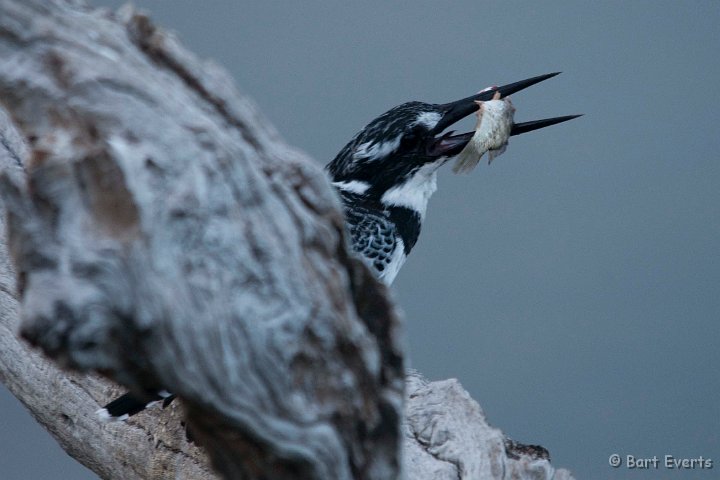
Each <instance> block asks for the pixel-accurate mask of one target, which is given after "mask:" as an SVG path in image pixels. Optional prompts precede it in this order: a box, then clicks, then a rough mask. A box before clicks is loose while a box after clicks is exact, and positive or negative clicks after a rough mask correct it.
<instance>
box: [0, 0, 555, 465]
mask: <svg viewBox="0 0 720 480" xmlns="http://www.w3.org/2000/svg"><path fill="white" fill-rule="evenodd" d="M0 102H2V104H3V105H4V106H5V108H7V110H8V112H10V115H11V119H12V124H11V122H10V121H8V118H6V117H4V116H0V140H2V142H1V145H0V167H1V168H2V172H3V173H2V175H3V177H2V183H1V185H2V189H1V191H2V199H3V202H4V203H5V206H6V208H7V216H6V217H5V216H3V217H2V223H0V227H2V230H3V231H2V232H0V233H3V234H4V233H5V232H6V231H7V234H8V244H7V247H9V248H6V245H5V244H4V243H2V242H0V308H2V311H1V312H0V380H1V381H3V382H4V383H5V384H6V385H8V387H9V388H10V390H11V391H12V392H13V393H14V394H15V395H16V396H18V398H20V399H21V401H23V403H24V404H25V405H26V406H27V407H28V408H29V409H30V411H31V412H32V413H33V415H34V416H35V418H36V419H38V421H39V422H40V423H42V424H43V425H44V426H45V427H46V428H47V429H48V430H49V431H50V432H51V433H52V434H53V435H54V436H55V438H56V439H57V440H58V442H59V443H60V444H61V446H62V447H63V448H65V449H66V450H67V451H68V452H69V453H70V454H71V455H73V456H74V457H75V458H77V459H78V460H79V461H81V462H82V463H83V464H85V465H86V466H88V467H89V468H91V469H92V470H93V471H95V472H97V473H98V474H99V475H100V476H101V477H103V478H109V479H114V478H122V479H128V478H198V479H206V478H213V476H214V475H213V474H212V473H211V472H210V470H209V467H208V464H207V460H206V458H205V456H204V453H203V451H201V450H200V449H198V448H196V447H195V446H194V445H192V444H189V443H187V442H186V441H185V439H184V433H183V431H182V428H181V426H180V421H179V420H180V418H182V417H184V416H186V418H187V421H188V422H189V424H190V425H191V426H192V428H193V433H194V434H195V436H196V438H197V440H198V443H199V444H201V445H203V446H204V447H206V449H207V451H208V452H209V455H210V457H211V460H212V463H213V465H214V466H215V468H216V469H217V470H218V471H219V472H220V473H221V475H223V476H225V477H226V478H276V479H285V478H287V479H290V478H318V479H322V478H333V479H343V478H360V479H362V478H372V479H382V478H388V479H389V478H397V477H398V476H399V466H400V463H401V461H400V456H399V452H400V448H399V447H400V442H401V441H404V448H403V449H402V450H403V452H404V454H405V457H404V460H403V462H404V465H405V473H406V475H405V476H406V478H411V479H436V478H445V477H443V476H441V475H446V476H447V478H486V477H487V475H489V474H491V475H493V476H494V477H493V478H510V477H511V476H512V475H515V477H512V478H550V477H551V476H552V475H553V474H555V478H567V476H568V475H567V472H565V471H562V470H559V471H557V472H555V471H554V470H553V469H552V467H551V466H550V464H549V462H548V460H547V459H546V458H543V456H544V454H543V452H542V451H541V450H539V449H535V450H534V449H532V448H529V447H522V446H518V445H516V444H513V443H510V442H508V441H506V440H505V438H504V437H503V436H502V434H501V433H500V432H499V431H497V430H495V429H492V428H490V427H488V426H487V424H486V423H485V420H484V416H483V415H482V411H481V410H480V408H479V406H478V405H477V404H476V403H475V402H474V401H473V400H472V399H471V398H470V397H469V395H467V393H466V392H464V391H463V390H462V389H461V388H460V387H459V385H458V384H457V383H453V382H436V383H432V384H427V383H425V382H424V381H422V380H420V379H418V378H416V377H415V376H412V377H411V381H410V383H409V384H408V385H409V388H408V395H409V396H408V400H407V418H406V421H405V423H404V425H403V427H402V432H401V430H400V417H401V411H402V410H401V409H402V400H403V367H402V355H401V350H400V348H399V346H398V340H397V336H398V333H397V331H398V323H397V319H396V317H395V315H394V313H393V308H392V305H391V304H390V302H389V301H388V298H387V295H386V291H385V289H384V287H383V286H382V285H380V284H379V283H378V282H376V281H375V279H374V278H372V276H371V275H370V273H369V272H368V270H367V269H365V268H364V267H363V266H362V265H361V264H360V263H359V262H358V261H357V260H355V259H353V258H352V257H351V256H350V255H349V254H348V253H347V251H346V249H345V245H344V240H343V223H342V217H341V214H340V211H339V208H338V205H337V201H336V199H335V197H334V194H333V192H332V191H331V189H330V187H329V186H328V183H327V181H326V180H325V177H324V175H323V174H322V172H320V170H319V169H318V168H317V167H316V166H315V165H314V164H313V163H312V162H311V161H309V160H308V159H307V158H306V157H304V156H303V155H302V154H300V153H298V152H297V151H295V150H293V149H292V148H290V147H288V146H287V145H286V144H285V143H284V142H283V141H282V140H281V139H280V138H279V136H278V135H277V133H276V132H275V131H274V130H273V128H272V127H271V126H269V124H268V123H267V122H266V121H265V120H264V119H263V118H262V117H261V115H260V114H259V113H258V112H257V110H256V109H255V107H254V106H253V105H252V103H251V102H249V101H248V100H247V99H246V98H244V97H242V96H240V95H238V94H237V93H236V92H235V90H234V87H233V85H232V82H231V81H230V79H229V78H228V77H227V75H226V74H225V73H224V72H223V71H222V70H221V69H219V68H218V67H216V66H215V65H213V64H211V63H208V62H201V61H199V60H198V59H196V58H195V57H194V56H193V55H191V54H190V53H189V52H187V51H186V50H184V49H183V48H182V47H181V46H180V45H179V44H178V42H177V41H176V40H175V39H174V38H173V37H172V36H170V35H168V34H167V33H165V32H163V31H160V30H158V29H156V28H155V27H154V26H153V25H152V24H151V23H150V21H149V20H148V19H147V18H146V17H145V16H143V15H139V14H137V13H135V12H133V11H132V10H131V9H124V10H122V11H121V13H119V14H118V15H114V14H111V13H108V12H104V13H103V12H97V11H92V10H89V9H87V8H86V7H84V6H83V5H82V4H80V2H62V1H60V0H54V1H40V0H30V1H28V0H17V1H11V0H0ZM3 115H4V114H3ZM13 124H14V125H13ZM15 126H16V127H17V130H16V129H15ZM23 139H27V140H28V141H27V143H25V142H24V141H23ZM3 238H4V235H3ZM8 253H9V256H10V257H12V259H13V262H14V265H15V267H16V270H17V271H14V270H13V266H12V265H11V263H10V262H9V260H8V258H9V256H8ZM15 278H17V279H18V284H16V283H15ZM19 312H21V316H22V322H19V321H18V318H17V317H18V313H19ZM18 328H20V331H21V332H22V335H23V336H24V337H25V338H26V339H27V340H29V341H30V342H32V343H34V344H35V345H37V346H38V347H40V348H41V349H42V350H43V351H44V352H45V354H46V355H47V356H49V357H51V358H52V359H54V360H55V362H56V363H57V364H59V365H63V366H65V367H70V368H72V369H75V370H79V371H99V372H101V373H103V374H104V375H105V376H107V377H110V378H112V379H115V380H116V381H118V382H120V383H123V384H124V385H126V386H128V387H130V388H132V389H135V390H138V391H139V390H143V389H148V388H155V387H165V388H168V389H171V390H172V391H174V392H176V393H178V394H179V395H180V397H181V398H182V399H183V402H182V405H183V406H184V411H183V406H181V405H179V404H178V402H176V403H175V404H173V405H172V406H170V407H169V408H168V409H166V410H162V411H161V410H156V411H153V412H151V413H146V414H141V415H138V416H136V417H134V418H133V419H131V420H130V421H129V422H128V423H127V424H111V425H104V424H101V423H99V422H98V420H97V419H96V418H95V416H94V415H93V412H94V411H95V410H96V409H97V408H98V406H99V405H101V404H103V403H104V402H106V401H107V400H109V399H110V398H112V397H113V396H114V395H117V394H118V393H120V391H121V390H120V389H119V388H118V387H116V386H113V385H112V384H110V383H108V382H107V381H106V380H103V379H101V378H100V377H97V376H95V375H82V374H77V373H67V372H66V371H61V370H59V369H58V368H57V367H56V366H54V364H52V363H51V362H48V361H47V360H45V359H44V358H43V357H41V356H40V355H38V354H37V353H36V352H35V351H31V350H30V349H28V348H27V347H26V346H25V344H23V343H22V342H20V341H18V340H17V338H16V337H15V336H14V335H13V332H14V331H16V330H17V329H18ZM497 475H499V476H497ZM563 475H564V476H563Z"/></svg>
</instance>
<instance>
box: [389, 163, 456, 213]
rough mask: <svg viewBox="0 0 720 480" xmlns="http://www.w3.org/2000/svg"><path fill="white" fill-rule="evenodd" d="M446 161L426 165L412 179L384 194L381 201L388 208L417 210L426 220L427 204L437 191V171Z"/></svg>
mask: <svg viewBox="0 0 720 480" xmlns="http://www.w3.org/2000/svg"><path fill="white" fill-rule="evenodd" d="M443 162H444V159H441V160H436V161H434V162H432V163H426V164H425V165H423V166H422V167H420V168H419V169H418V170H417V171H416V172H415V173H414V174H413V176H412V177H410V178H408V179H407V180H405V182H403V183H401V184H400V185H397V186H395V187H393V188H391V189H389V190H388V191H387V192H385V193H384V194H383V196H382V197H381V198H380V201H381V202H382V203H383V204H385V205H388V206H396V207H405V208H409V209H411V210H415V211H416V212H418V214H420V218H421V219H423V218H425V211H426V210H427V203H428V200H430V197H431V196H432V194H433V193H435V190H437V169H438V168H440V166H441V165H442V164H443Z"/></svg>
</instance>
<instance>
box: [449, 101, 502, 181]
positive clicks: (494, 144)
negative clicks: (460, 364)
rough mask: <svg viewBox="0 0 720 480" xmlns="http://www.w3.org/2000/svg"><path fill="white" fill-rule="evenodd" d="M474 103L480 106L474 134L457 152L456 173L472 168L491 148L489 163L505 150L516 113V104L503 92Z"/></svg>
mask: <svg viewBox="0 0 720 480" xmlns="http://www.w3.org/2000/svg"><path fill="white" fill-rule="evenodd" d="M475 103H477V104H478V105H479V106H480V108H479V109H478V112H477V117H478V121H477V126H476V127H475V135H473V137H472V138H471V139H470V141H469V142H468V144H467V145H466V146H465V148H464V149H463V151H462V152H460V153H459V154H458V156H457V161H456V162H455V165H454V166H453V172H455V173H467V172H470V171H471V170H472V169H473V168H475V166H476V165H477V164H478V162H480V159H481V158H482V156H483V155H485V152H488V159H489V160H488V165H489V164H490V163H492V161H493V160H494V159H495V157H497V156H499V155H501V154H502V153H503V152H504V151H505V148H507V144H508V140H509V139H510V132H511V131H512V126H513V115H514V114H515V107H513V105H512V102H510V97H505V98H504V99H500V92H495V95H494V96H493V98H492V100H488V101H486V102H482V101H476V102H475Z"/></svg>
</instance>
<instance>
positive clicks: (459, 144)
mask: <svg viewBox="0 0 720 480" xmlns="http://www.w3.org/2000/svg"><path fill="white" fill-rule="evenodd" d="M559 74H560V72H554V73H548V74H546V75H539V76H537V77H532V78H528V79H525V80H520V81H519V82H515V83H509V84H507V85H503V86H502V87H491V88H488V89H485V90H483V91H481V92H479V93H476V94H475V95H472V96H470V97H466V98H463V99H461V100H457V101H455V102H450V103H446V104H444V105H440V106H439V107H440V109H441V110H442V111H443V112H445V113H444V114H443V116H442V118H441V119H440V121H439V122H438V123H437V125H436V126H435V128H433V130H432V132H431V133H432V134H434V135H437V134H439V133H440V132H442V131H443V130H445V129H446V128H447V127H449V126H450V125H452V124H454V123H455V122H457V121H459V120H462V119H463V118H465V117H467V116H468V115H470V114H471V113H473V112H475V111H477V109H478V108H479V107H478V104H477V103H475V102H476V101H487V100H492V98H493V96H494V95H495V92H500V96H501V97H507V96H508V95H512V94H513V93H515V92H519V91H520V90H524V89H526V88H527V87H530V86H532V85H535V84H536V83H540V82H542V81H544V80H547V79H548V78H552V77H554V76H556V75H559ZM580 116H581V115H566V116H564V117H554V118H545V119H542V120H533V121H530V122H523V123H516V124H514V125H513V128H512V131H511V133H510V135H520V134H521V133H526V132H531V131H533V130H538V129H540V128H545V127H549V126H551V125H556V124H558V123H562V122H566V121H568V120H572V119H573V118H577V117H580ZM452 133H453V132H448V133H446V134H444V135H442V136H440V137H436V138H435V139H434V140H433V141H432V142H430V144H429V145H428V153H429V154H430V155H433V156H438V157H440V156H453V155H457V154H458V153H460V152H461V151H462V149H463V148H465V145H467V143H468V142H469V141H470V139H471V138H472V136H473V135H474V134H475V132H468V133H462V134H459V135H452Z"/></svg>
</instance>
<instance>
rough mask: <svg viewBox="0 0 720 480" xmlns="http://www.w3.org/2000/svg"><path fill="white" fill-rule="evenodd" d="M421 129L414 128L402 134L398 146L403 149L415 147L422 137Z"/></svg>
mask: <svg viewBox="0 0 720 480" xmlns="http://www.w3.org/2000/svg"><path fill="white" fill-rule="evenodd" d="M421 130H422V129H420V128H418V127H415V128H413V129H411V130H409V131H407V132H405V133H404V134H403V137H402V140H401V142H400V146H401V147H402V148H404V149H407V148H410V147H413V146H415V145H416V144H417V143H418V141H419V140H420V138H421V137H422V131H421Z"/></svg>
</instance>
